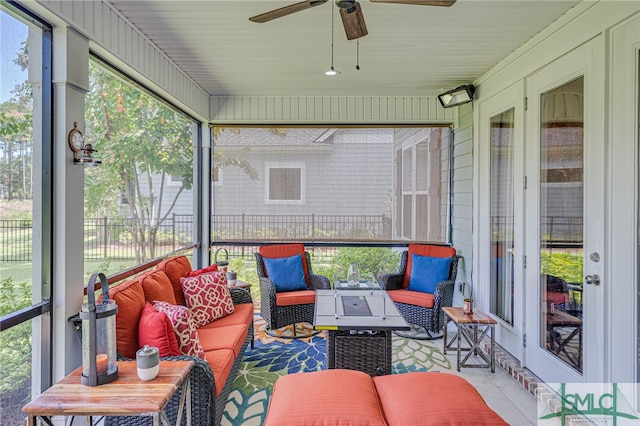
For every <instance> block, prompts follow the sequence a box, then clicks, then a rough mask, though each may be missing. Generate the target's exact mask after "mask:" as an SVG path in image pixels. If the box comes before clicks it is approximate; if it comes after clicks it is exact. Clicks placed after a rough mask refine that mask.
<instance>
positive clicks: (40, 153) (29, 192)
mask: <svg viewBox="0 0 640 426" xmlns="http://www.w3.org/2000/svg"><path fill="white" fill-rule="evenodd" d="M0 46H1V47H0V51H1V52H2V54H1V55H0V70H2V71H1V72H0V319H1V320H2V321H1V323H0V329H1V330H2V331H1V332H0V370H1V371H2V374H0V423H2V425H3V426H18V425H24V423H25V420H24V418H25V415H24V413H23V412H22V407H23V406H24V405H25V404H26V403H27V402H29V401H30V400H31V396H32V393H38V392H40V391H41V390H42V389H44V388H46V387H48V386H49V385H50V383H49V382H50V374H49V372H50V370H51V359H50V357H49V354H50V349H51V348H50V346H49V343H48V342H50V341H51V336H50V333H49V330H50V329H51V325H50V320H51V315H42V314H43V313H46V312H50V311H51V305H52V302H51V299H50V298H51V296H52V294H51V288H50V287H49V286H50V283H51V252H50V247H51V246H52V243H51V234H52V232H51V223H52V220H53V216H52V214H53V213H52V211H51V208H50V206H51V184H52V181H51V176H52V173H51V171H52V170H51V163H52V153H51V145H52V143H51V118H50V117H51V109H50V105H51V30H50V28H49V27H48V26H46V25H44V24H43V23H41V22H40V21H39V20H38V19H37V17H35V16H27V14H26V12H24V11H20V10H18V9H16V8H14V7H13V5H10V4H8V3H5V2H1V3H0ZM32 317H33V319H31V318H32Z"/></svg>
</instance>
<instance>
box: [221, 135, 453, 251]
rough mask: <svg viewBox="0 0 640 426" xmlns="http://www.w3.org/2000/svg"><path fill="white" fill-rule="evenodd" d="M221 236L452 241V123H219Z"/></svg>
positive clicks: (232, 238)
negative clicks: (340, 125) (271, 125)
mask: <svg viewBox="0 0 640 426" xmlns="http://www.w3.org/2000/svg"><path fill="white" fill-rule="evenodd" d="M213 134H214V135H215V136H214V144H213V146H214V148H213V154H212V155H213V165H214V167H217V168H219V170H220V172H222V173H224V185H223V186H220V187H217V188H216V191H215V193H214V197H213V206H212V211H213V212H214V214H213V215H212V230H213V240H214V241H215V240H224V241H229V242H232V241H243V242H248V241H254V242H257V243H261V242H265V241H302V242H315V241H317V242H324V241H333V242H345V241H346V242H349V241H352V242H393V241H398V242H406V241H419V242H433V243H447V242H449V235H448V227H449V210H450V209H449V196H450V191H449V186H450V182H449V169H450V155H451V154H450V146H449V144H450V129H449V128H448V127H399V128H390V127H380V128H377V127H361V128H355V127H349V128H336V127H279V128H269V127H263V128H261V127H253V126H251V127H216V128H215V129H214V131H213Z"/></svg>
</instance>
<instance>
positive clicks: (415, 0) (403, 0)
mask: <svg viewBox="0 0 640 426" xmlns="http://www.w3.org/2000/svg"><path fill="white" fill-rule="evenodd" d="M369 1H371V2H373V3H396V4H415V5H418V6H444V7H449V6H452V5H453V4H454V3H455V2H456V0H369Z"/></svg>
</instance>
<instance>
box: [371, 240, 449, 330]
mask: <svg viewBox="0 0 640 426" xmlns="http://www.w3.org/2000/svg"><path fill="white" fill-rule="evenodd" d="M414 253H415V254H419V255H424V256H432V257H446V258H451V265H450V266H449V276H448V278H447V279H446V280H444V281H441V282H439V283H438V284H437V286H436V289H435V292H434V293H433V299H432V300H433V301H431V295H428V297H425V296H426V295H425V294H420V292H418V291H414V290H409V289H408V287H409V279H410V277H411V262H410V259H411V258H410V257H409V254H414ZM459 259H460V256H457V255H456V250H455V249H454V248H452V247H445V246H428V245H420V244H410V245H409V249H408V251H404V252H403V253H402V256H401V258H400V267H399V269H398V272H396V273H393V274H383V275H381V276H380V286H381V287H382V288H383V289H384V290H387V292H388V293H389V297H391V299H393V301H394V304H395V305H396V307H397V308H398V310H399V311H400V313H401V314H402V315H403V316H404V318H405V319H406V320H407V322H408V323H409V324H413V325H416V326H419V327H423V328H424V330H425V331H426V333H427V336H428V337H427V338H428V339H438V338H440V337H442V334H443V327H444V325H445V322H444V321H445V320H444V314H443V312H442V307H444V306H451V305H452V303H453V290H454V287H455V280H456V274H457V271H458V260H459Z"/></svg>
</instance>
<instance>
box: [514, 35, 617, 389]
mask: <svg viewBox="0 0 640 426" xmlns="http://www.w3.org/2000/svg"><path fill="white" fill-rule="evenodd" d="M595 51H600V52H601V51H602V42H601V41H599V40H595V41H592V42H590V43H588V44H585V45H583V46H581V47H580V48H578V49H576V50H574V51H573V52H571V53H569V54H567V55H565V56H563V57H562V58H560V59H558V60H556V61H555V62H553V63H551V64H549V65H547V66H545V67H544V68H542V69H540V70H539V71H537V72H535V73H534V74H532V75H531V76H530V77H528V78H527V79H526V81H525V96H526V98H525V99H526V105H527V106H526V111H525V122H526V131H525V182H526V183H525V188H526V189H525V191H524V205H525V210H524V224H525V225H524V226H525V241H526V242H525V257H524V262H525V264H524V274H525V283H526V284H525V300H526V302H525V304H524V310H525V326H524V332H525V336H523V337H525V358H524V361H525V362H524V364H526V366H527V367H528V368H529V369H530V370H531V371H533V372H534V373H535V374H536V375H537V376H538V377H540V378H541V379H542V380H543V381H545V382H548V383H558V382H582V381H590V382H594V381H600V380H602V378H603V377H604V371H603V370H604V347H605V345H604V343H605V339H604V336H603V330H604V325H603V323H604V297H603V296H604V292H603V288H604V287H606V286H607V285H608V282H607V276H606V274H605V271H606V270H607V268H605V265H606V264H607V262H609V259H607V253H605V251H604V250H605V241H604V229H605V223H604V220H605V206H606V198H605V196H606V194H605V170H606V168H607V167H606V166H607V165H606V164H605V161H606V155H605V143H604V140H605V138H604V127H603V126H604V124H603V123H604V120H603V117H604V114H605V110H604V104H605V98H604V91H603V88H602V84H601V82H602V81H604V80H603V69H604V66H603V64H602V59H594V58H599V56H598V55H595V54H594V52H595ZM600 56H601V55H600Z"/></svg>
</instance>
